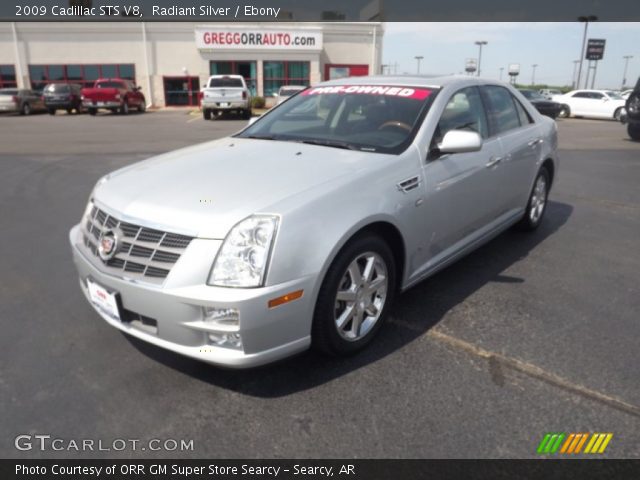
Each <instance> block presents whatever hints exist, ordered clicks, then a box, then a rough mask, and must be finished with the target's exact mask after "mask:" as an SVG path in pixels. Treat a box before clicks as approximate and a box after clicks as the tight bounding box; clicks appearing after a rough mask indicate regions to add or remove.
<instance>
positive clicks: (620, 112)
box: [613, 107, 624, 122]
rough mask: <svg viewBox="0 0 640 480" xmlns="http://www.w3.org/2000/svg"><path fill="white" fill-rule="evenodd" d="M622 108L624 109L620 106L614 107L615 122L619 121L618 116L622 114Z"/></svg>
mask: <svg viewBox="0 0 640 480" xmlns="http://www.w3.org/2000/svg"><path fill="white" fill-rule="evenodd" d="M622 110H624V109H623V108H622V107H618V108H616V111H615V112H613V119H614V120H615V121H616V122H619V121H620V117H621V116H622Z"/></svg>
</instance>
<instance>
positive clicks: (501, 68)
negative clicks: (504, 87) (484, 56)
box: [500, 67, 504, 81]
mask: <svg viewBox="0 0 640 480" xmlns="http://www.w3.org/2000/svg"><path fill="white" fill-rule="evenodd" d="M503 70H504V67H500V81H502V71H503Z"/></svg>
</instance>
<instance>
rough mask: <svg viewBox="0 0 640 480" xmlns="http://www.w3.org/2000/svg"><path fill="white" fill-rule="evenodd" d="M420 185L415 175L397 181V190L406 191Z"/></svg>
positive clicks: (418, 178)
mask: <svg viewBox="0 0 640 480" xmlns="http://www.w3.org/2000/svg"><path fill="white" fill-rule="evenodd" d="M419 186H420V177H418V176H417V175H416V176H415V177H411V178H407V179H406V180H403V181H401V182H399V183H398V190H400V191H401V192H405V193H406V192H408V191H410V190H413V189H414V188H418V187H419Z"/></svg>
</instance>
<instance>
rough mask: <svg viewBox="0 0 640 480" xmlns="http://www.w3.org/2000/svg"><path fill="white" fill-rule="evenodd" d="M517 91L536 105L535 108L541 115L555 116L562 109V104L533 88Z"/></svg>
mask: <svg viewBox="0 0 640 480" xmlns="http://www.w3.org/2000/svg"><path fill="white" fill-rule="evenodd" d="M518 91H519V92H520V93H521V94H522V95H523V96H524V98H526V99H527V100H529V101H530V102H531V104H532V105H533V106H534V107H536V110H538V111H539V112H540V113H541V114H542V115H546V116H547V117H551V118H556V117H557V116H558V114H559V113H560V110H562V105H560V104H559V103H558V102H552V101H550V100H547V99H546V98H544V97H543V96H542V95H540V94H539V93H538V92H536V91H535V90H527V89H520V90H518Z"/></svg>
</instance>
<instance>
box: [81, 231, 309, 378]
mask: <svg viewBox="0 0 640 480" xmlns="http://www.w3.org/2000/svg"><path fill="white" fill-rule="evenodd" d="M80 237H81V235H80V225H76V226H75V227H73V228H72V229H71V231H70V233H69V239H70V242H71V249H72V252H73V260H74V263H75V265H76V268H77V270H78V274H79V277H80V286H81V288H82V291H83V293H84V294H85V296H86V298H87V300H88V301H89V303H90V304H91V306H93V308H94V310H96V312H97V313H98V314H100V316H101V317H102V318H103V319H104V320H105V321H107V322H108V323H109V324H110V325H112V326H114V327H116V328H118V329H120V330H122V331H123V332H126V333H128V334H129V335H132V336H134V337H137V338H139V339H141V340H144V341H146V342H149V343H152V344H154V345H157V346H159V347H161V348H165V349H167V350H171V351H173V352H176V353H179V354H182V355H186V356H188V357H191V358H195V359H197V360H201V361H204V362H208V363H211V364H215V365H220V366H225V367H232V368H247V367H254V366H258V365H263V364H266V363H270V362H273V361H276V360H279V359H281V358H284V357H287V356H290V355H293V354H295V353H298V352H301V351H303V350H306V349H307V348H308V347H309V345H310V344H311V337H310V331H311V319H312V315H313V298H312V297H313V295H312V292H313V291H314V285H315V276H308V277H304V278H301V279H297V280H293V281H290V282H287V283H284V284H280V285H273V286H269V287H264V288H249V289H245V288H221V287H211V286H208V285H206V276H205V277H203V276H202V271H203V270H202V269H200V271H199V272H197V273H196V274H194V275H193V278H189V276H188V275H186V274H185V272H186V270H187V269H186V268H185V267H187V266H188V265H189V262H190V258H189V256H188V252H189V248H191V246H190V247H188V249H187V252H186V253H185V255H184V257H185V258H184V259H183V258H181V259H180V260H178V262H177V263H176V265H175V271H172V272H171V273H170V274H169V277H168V278H167V280H166V282H165V283H164V284H163V285H153V284H146V283H144V282H141V281H135V280H128V279H125V278H120V277H116V276H113V275H111V274H107V273H105V272H102V271H101V270H100V268H99V267H97V266H96V264H95V262H94V261H92V260H90V259H89V258H88V257H87V254H86V253H85V251H84V250H83V248H82V246H81V244H82V241H81V240H80V239H79V238H80ZM201 242H210V243H211V245H210V247H211V249H210V255H208V257H213V256H215V253H216V251H217V249H218V248H219V247H220V243H221V242H220V241H217V240H201ZM205 247H206V245H205ZM196 248H197V249H198V251H202V249H203V245H202V243H201V244H200V246H197V247H196ZM205 249H206V248H205ZM183 260H184V261H185V263H183V264H182V265H181V262H183ZM202 261H203V262H210V261H211V259H210V258H206V259H204V258H203V259H202ZM209 264H210V263H209ZM172 276H173V277H174V278H172ZM87 278H90V279H91V280H92V281H94V282H95V283H97V284H99V285H101V286H102V287H105V288H107V289H108V290H110V291H113V292H118V293H119V295H120V300H121V308H122V309H123V310H124V311H127V312H133V313H135V315H138V316H140V318H142V317H145V318H150V319H153V320H155V322H156V328H155V331H150V329H149V328H148V327H146V326H145V325H143V324H141V323H139V322H126V321H120V320H116V319H115V318H112V317H110V316H109V315H108V314H105V313H104V312H102V310H100V309H98V308H97V307H96V306H95V305H94V304H93V303H92V302H91V300H90V297H89V292H88V287H87ZM296 290H304V294H303V296H302V297H301V298H299V299H298V300H296V301H293V302H290V303H287V304H284V305H281V306H279V307H275V308H268V302H269V300H271V299H274V298H276V297H279V296H282V295H285V294H287V293H290V292H293V291H296ZM205 307H208V308H211V307H214V308H216V307H217V308H235V309H237V310H238V312H239V317H240V322H239V329H237V330H234V331H237V332H238V333H240V335H241V337H242V343H243V348H242V349H232V348H226V347H219V346H214V345H213V344H211V342H209V341H208V333H209V332H219V331H221V330H219V329H218V328H217V327H216V326H215V325H214V324H210V323H207V322H205V321H204V308H205ZM151 330H153V329H151ZM226 331H228V330H226Z"/></svg>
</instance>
